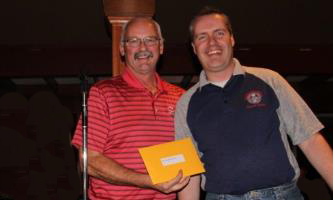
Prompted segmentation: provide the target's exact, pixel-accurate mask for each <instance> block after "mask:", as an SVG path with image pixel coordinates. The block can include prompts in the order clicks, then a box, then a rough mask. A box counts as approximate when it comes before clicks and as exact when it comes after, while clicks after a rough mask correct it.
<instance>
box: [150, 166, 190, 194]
mask: <svg viewBox="0 0 333 200" xmlns="http://www.w3.org/2000/svg"><path fill="white" fill-rule="evenodd" d="M189 180H190V176H187V177H183V171H182V170H179V172H178V174H177V176H176V177H175V178H173V179H171V180H170V181H167V182H164V183H160V184H157V185H155V186H156V189H158V190H159V191H161V192H163V193H171V192H175V191H178V190H180V189H182V188H183V187H185V186H186V185H187V184H188V182H189Z"/></svg>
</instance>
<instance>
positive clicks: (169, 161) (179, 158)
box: [161, 154, 185, 166]
mask: <svg viewBox="0 0 333 200" xmlns="http://www.w3.org/2000/svg"><path fill="white" fill-rule="evenodd" d="M161 162H162V165H163V166H168V165H174V164H178V163H182V162H185V158H184V155H183V154H177V155H174V156H169V157H164V158H161Z"/></svg>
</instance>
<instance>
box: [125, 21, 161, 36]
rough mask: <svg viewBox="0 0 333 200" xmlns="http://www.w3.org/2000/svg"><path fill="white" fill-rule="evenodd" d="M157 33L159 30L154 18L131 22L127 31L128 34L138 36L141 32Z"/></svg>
mask: <svg viewBox="0 0 333 200" xmlns="http://www.w3.org/2000/svg"><path fill="white" fill-rule="evenodd" d="M147 33H148V34H150V35H157V30H156V27H155V25H154V22H153V21H152V20H148V19H142V20H135V21H133V22H131V23H130V24H129V25H128V27H127V31H126V36H136V35H140V34H147Z"/></svg>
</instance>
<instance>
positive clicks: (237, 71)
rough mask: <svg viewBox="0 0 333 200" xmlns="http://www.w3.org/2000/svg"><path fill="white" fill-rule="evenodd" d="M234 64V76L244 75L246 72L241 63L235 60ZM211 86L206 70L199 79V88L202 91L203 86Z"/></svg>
mask: <svg viewBox="0 0 333 200" xmlns="http://www.w3.org/2000/svg"><path fill="white" fill-rule="evenodd" d="M233 62H234V63H235V68H234V72H233V73H232V74H233V75H244V74H245V70H244V68H243V67H242V65H241V64H240V63H239V61H238V60H237V59H236V58H233ZM207 84H209V81H208V80H207V75H206V72H205V71H204V70H202V71H201V73H200V77H199V88H200V89H201V88H202V87H203V86H205V85H207Z"/></svg>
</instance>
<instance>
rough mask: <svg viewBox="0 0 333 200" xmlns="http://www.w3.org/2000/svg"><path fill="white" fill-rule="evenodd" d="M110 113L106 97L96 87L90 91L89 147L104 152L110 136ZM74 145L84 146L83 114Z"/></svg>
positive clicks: (88, 109) (77, 127)
mask: <svg viewBox="0 0 333 200" xmlns="http://www.w3.org/2000/svg"><path fill="white" fill-rule="evenodd" d="M109 130H110V128H109V112H108V106H107V103H106V99H105V97H104V96H103V95H102V92H101V91H100V89H99V88H97V87H96V86H92V87H91V89H90V91H89V97H88V103H87V147H88V149H90V150H94V151H97V152H103V150H104V147H105V143H106V141H107V137H108V134H109ZM72 144H73V145H74V146H75V147H77V148H79V147H81V146H82V113H81V116H80V119H79V121H78V123H77V126H76V130H75V133H74V137H73V139H72Z"/></svg>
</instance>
